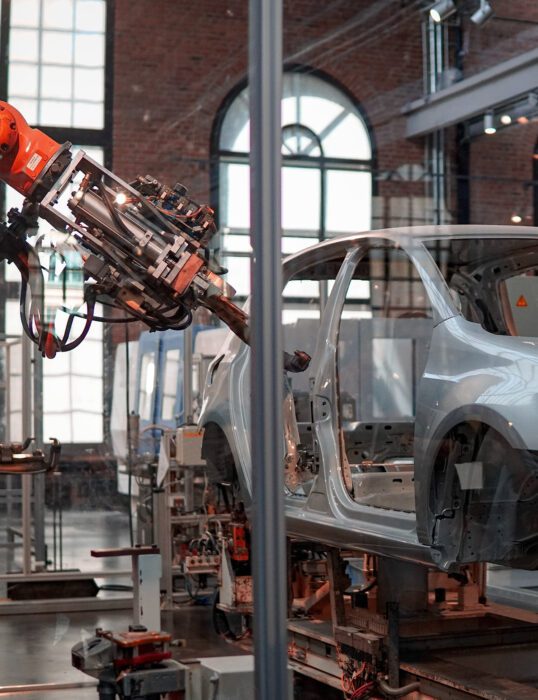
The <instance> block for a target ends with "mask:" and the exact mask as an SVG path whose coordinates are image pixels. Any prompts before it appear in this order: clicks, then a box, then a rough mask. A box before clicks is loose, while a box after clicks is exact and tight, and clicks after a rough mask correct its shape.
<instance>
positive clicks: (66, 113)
mask: <svg viewBox="0 0 538 700" xmlns="http://www.w3.org/2000/svg"><path fill="white" fill-rule="evenodd" d="M39 123H40V124H51V125H54V126H71V124H72V120H71V102H63V101H60V100H58V101H56V100H54V101H53V100H42V101H41V116H40V119H39Z"/></svg>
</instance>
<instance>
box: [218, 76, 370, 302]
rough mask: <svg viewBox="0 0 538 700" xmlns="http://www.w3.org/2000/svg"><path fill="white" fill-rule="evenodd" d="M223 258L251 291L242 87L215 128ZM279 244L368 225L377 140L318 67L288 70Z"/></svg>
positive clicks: (286, 249) (242, 289) (287, 247)
mask: <svg viewBox="0 0 538 700" xmlns="http://www.w3.org/2000/svg"><path fill="white" fill-rule="evenodd" d="M217 136H218V162H219V166H218V167H219V172H218V213H219V225H220V230H221V231H222V238H221V257H222V263H223V265H225V266H226V267H227V268H228V269H229V271H230V275H229V277H230V280H231V282H232V284H233V285H234V286H235V287H236V288H237V292H238V295H240V296H243V295H246V294H248V292H249V280H250V275H249V260H248V257H249V254H250V245H249V238H248V234H249V216H250V212H249V170H248V153H249V148H250V143H249V105H248V88H244V89H243V90H242V91H241V92H240V93H239V94H238V95H237V96H236V97H235V98H234V99H233V101H232V102H231V103H230V104H229V105H228V108H227V110H226V113H225V114H224V116H223V118H222V119H221V121H220V130H219V132H218V135H217ZM282 158H283V170H282V228H283V241H282V252H283V253H284V254H288V253H293V252H296V251H298V250H301V249H303V248H305V247H307V246H310V245H312V244H313V243H315V242H317V241H319V240H323V239H324V238H329V237H332V236H336V235H338V234H342V233H353V232H355V231H360V230H366V229H369V228H370V222H371V201H372V146H371V142H370V135H369V133H368V129H367V127H366V125H365V122H364V119H363V117H362V116H361V113H360V112H359V110H358V108H357V106H356V105H355V104H354V103H353V101H352V100H351V99H350V98H349V97H348V96H347V95H346V94H345V93H344V92H342V91H341V90H340V89H338V88H337V87H336V86H335V85H333V84H332V83H329V82H327V81H326V80H324V79H322V78H320V77H319V76H318V75H313V74H311V73H303V72H290V73H285V74H284V78H283V99H282Z"/></svg>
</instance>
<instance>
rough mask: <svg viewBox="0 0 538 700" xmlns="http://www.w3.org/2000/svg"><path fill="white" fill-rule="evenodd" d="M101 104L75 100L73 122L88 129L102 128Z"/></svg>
mask: <svg viewBox="0 0 538 700" xmlns="http://www.w3.org/2000/svg"><path fill="white" fill-rule="evenodd" d="M103 120H104V114H103V105H102V104H91V103H89V102H75V105H74V114H73V122H74V124H76V126H79V127H82V128H88V129H102V128H103V126H104V121H103Z"/></svg>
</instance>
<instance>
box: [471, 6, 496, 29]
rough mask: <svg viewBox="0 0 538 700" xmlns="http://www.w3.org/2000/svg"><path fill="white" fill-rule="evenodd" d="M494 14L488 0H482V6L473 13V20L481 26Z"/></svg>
mask: <svg viewBox="0 0 538 700" xmlns="http://www.w3.org/2000/svg"><path fill="white" fill-rule="evenodd" d="M492 15H493V8H492V7H491V5H490V4H489V2H488V0H480V7H479V8H478V10H477V11H476V12H475V13H473V14H472V15H471V22H474V23H475V24H476V25H477V26H479V27H480V26H482V25H483V24H484V22H487V21H488V19H489V18H490V17H491V16H492Z"/></svg>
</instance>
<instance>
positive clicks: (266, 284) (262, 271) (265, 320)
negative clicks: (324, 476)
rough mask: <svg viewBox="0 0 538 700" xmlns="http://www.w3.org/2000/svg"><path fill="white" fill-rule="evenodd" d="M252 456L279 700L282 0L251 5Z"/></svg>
mask: <svg viewBox="0 0 538 700" xmlns="http://www.w3.org/2000/svg"><path fill="white" fill-rule="evenodd" d="M249 7H250V16H249V45H250V82H249V84H250V144H251V145H250V166H251V170H250V177H251V179H250V235H251V241H252V249H253V266H252V306H251V312H252V335H251V338H252V368H251V392H252V413H251V454H252V473H253V508H252V516H253V538H252V542H253V575H254V649H255V667H254V670H255V688H256V698H257V700H275V698H278V700H286V698H287V697H288V684H287V653H286V652H287V629H286V612H287V595H286V540H285V522H284V475H283V453H284V451H283V433H282V401H283V367H282V325H281V294H282V287H281V252H280V246H281V215H280V204H281V202H280V199H281V195H280V183H281V156H280V151H281V114H280V109H281V98H282V0H250V6H249Z"/></svg>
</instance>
